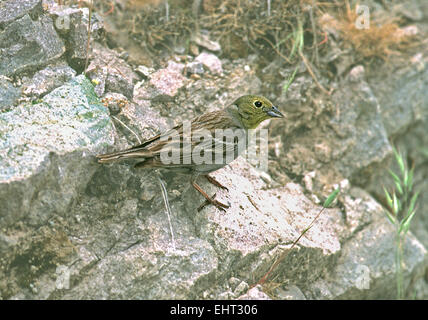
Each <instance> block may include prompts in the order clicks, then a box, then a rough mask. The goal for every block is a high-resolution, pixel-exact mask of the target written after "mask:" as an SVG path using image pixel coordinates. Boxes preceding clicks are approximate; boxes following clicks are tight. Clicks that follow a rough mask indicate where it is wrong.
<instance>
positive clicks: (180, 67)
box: [167, 60, 185, 73]
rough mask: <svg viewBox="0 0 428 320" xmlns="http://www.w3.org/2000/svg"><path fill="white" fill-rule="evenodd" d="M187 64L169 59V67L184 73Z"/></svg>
mask: <svg viewBox="0 0 428 320" xmlns="http://www.w3.org/2000/svg"><path fill="white" fill-rule="evenodd" d="M184 68H185V65H184V64H182V63H177V62H175V61H172V60H169V61H168V66H167V69H169V70H174V71H177V72H178V73H183V70H184Z"/></svg>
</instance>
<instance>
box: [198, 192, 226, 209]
mask: <svg viewBox="0 0 428 320" xmlns="http://www.w3.org/2000/svg"><path fill="white" fill-rule="evenodd" d="M215 196H216V194H214V195H213V196H212V198H209V199H205V201H204V203H202V204H201V205H200V206H199V208H198V212H199V211H201V210H202V209H203V208H205V207H206V206H207V205H209V204H212V205H213V206H215V207H216V208H218V209H220V210H223V211H226V209H228V208H230V205H228V204H224V203H222V202H220V201H218V200H215V199H214V198H215Z"/></svg>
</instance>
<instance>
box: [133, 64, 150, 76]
mask: <svg viewBox="0 0 428 320" xmlns="http://www.w3.org/2000/svg"><path fill="white" fill-rule="evenodd" d="M135 72H137V73H138V74H140V75H142V76H143V77H144V78H145V79H147V78H148V77H149V76H150V75H151V74H152V73H153V72H155V69H153V68H149V67H146V66H143V65H139V66H138V67H137V69H135Z"/></svg>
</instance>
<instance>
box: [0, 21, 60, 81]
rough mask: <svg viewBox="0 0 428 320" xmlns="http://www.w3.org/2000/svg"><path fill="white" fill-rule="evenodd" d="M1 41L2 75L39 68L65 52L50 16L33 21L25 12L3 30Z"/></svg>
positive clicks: (0, 68) (0, 59)
mask: <svg viewBox="0 0 428 320" xmlns="http://www.w3.org/2000/svg"><path fill="white" fill-rule="evenodd" d="M0 43H1V44H2V47H1V48H0V75H6V76H9V75H13V74H16V73H19V72H22V71H25V70H32V69H36V68H38V67H40V66H42V65H45V64H47V63H49V62H52V61H54V60H55V59H58V58H59V57H60V56H61V55H62V54H63V53H64V52H65V47H64V43H63V41H62V40H61V39H60V38H59V37H58V35H57V34H56V32H55V30H54V28H53V24H52V19H51V18H50V17H48V16H41V17H40V18H39V19H38V20H36V21H33V20H32V19H31V18H30V16H29V15H28V14H26V15H24V16H23V17H22V18H20V19H18V20H15V21H14V22H12V23H10V24H8V25H7V26H6V28H5V29H4V30H3V31H1V32H0Z"/></svg>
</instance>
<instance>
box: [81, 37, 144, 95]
mask: <svg viewBox="0 0 428 320" xmlns="http://www.w3.org/2000/svg"><path fill="white" fill-rule="evenodd" d="M86 74H87V75H88V77H89V78H90V79H91V80H95V81H96V82H97V83H98V84H97V85H96V87H95V92H96V93H97V95H98V96H102V95H104V93H105V92H116V93H121V94H123V95H125V96H126V97H127V98H128V99H129V100H132V98H133V94H134V84H135V83H136V82H137V81H138V78H139V77H138V75H137V74H136V73H134V71H133V70H132V68H131V67H130V66H129V65H128V64H127V63H126V62H125V61H124V60H122V59H120V58H119V57H118V53H117V52H116V51H114V50H110V49H108V48H105V47H103V46H102V45H101V44H99V43H94V44H93V49H92V55H91V62H90V63H89V66H88V68H87V72H86Z"/></svg>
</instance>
